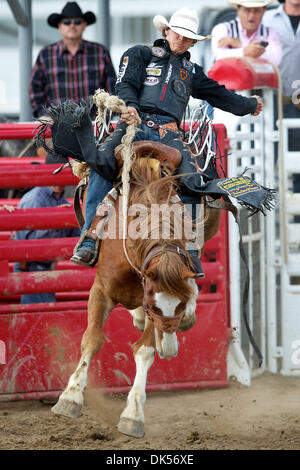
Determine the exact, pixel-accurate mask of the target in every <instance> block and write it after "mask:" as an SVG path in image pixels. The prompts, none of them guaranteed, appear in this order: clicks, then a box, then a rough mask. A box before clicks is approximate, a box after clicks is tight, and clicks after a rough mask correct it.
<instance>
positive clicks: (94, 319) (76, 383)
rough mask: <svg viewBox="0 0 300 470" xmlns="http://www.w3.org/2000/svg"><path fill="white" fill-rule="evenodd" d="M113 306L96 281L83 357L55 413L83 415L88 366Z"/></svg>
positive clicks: (100, 345) (102, 337)
mask: <svg viewBox="0 0 300 470" xmlns="http://www.w3.org/2000/svg"><path fill="white" fill-rule="evenodd" d="M113 307H114V306H113V305H109V302H107V301H106V300H105V298H104V296H103V295H102V292H101V291H100V289H98V288H97V286H96V285H95V283H94V285H93V287H92V289H91V292H90V298H89V303H88V327H87V329H86V331H85V332H84V335H83V337H82V341H81V358H80V361H79V364H78V366H77V368H76V370H75V372H74V373H73V374H72V375H71V377H70V379H69V382H68V385H67V387H66V389H65V390H64V392H63V393H62V394H61V396H60V397H59V400H58V402H57V403H56V405H54V407H53V408H52V409H51V411H52V412H53V413H55V414H59V415H63V416H68V417H70V418H78V417H79V416H80V415H81V409H82V406H83V392H84V390H85V388H86V385H87V377H88V368H89V365H90V362H91V359H92V358H93V356H94V355H95V354H96V353H97V352H98V351H99V350H100V348H101V347H102V345H103V343H104V334H103V327H104V322H105V319H106V316H107V315H108V314H109V313H110V311H111V310H112V309H113Z"/></svg>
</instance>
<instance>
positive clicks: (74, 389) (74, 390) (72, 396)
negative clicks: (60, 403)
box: [59, 359, 90, 405]
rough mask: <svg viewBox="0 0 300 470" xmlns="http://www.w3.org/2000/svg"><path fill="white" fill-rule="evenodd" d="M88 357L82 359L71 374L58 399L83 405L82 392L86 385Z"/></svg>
mask: <svg viewBox="0 0 300 470" xmlns="http://www.w3.org/2000/svg"><path fill="white" fill-rule="evenodd" d="M89 363H90V359H88V360H87V359H82V360H81V361H80V363H79V365H78V367H77V369H76V370H75V372H74V373H73V374H72V375H71V377H70V379H69V382H68V385H67V388H66V389H65V391H64V392H63V393H62V394H61V396H60V397H59V399H60V400H68V401H71V402H75V403H77V404H78V405H83V392H84V389H85V387H86V385H87V380H88V368H89Z"/></svg>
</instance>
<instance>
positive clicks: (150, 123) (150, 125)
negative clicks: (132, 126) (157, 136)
mask: <svg viewBox="0 0 300 470" xmlns="http://www.w3.org/2000/svg"><path fill="white" fill-rule="evenodd" d="M147 126H148V127H150V129H151V128H152V127H154V126H155V122H154V121H147Z"/></svg>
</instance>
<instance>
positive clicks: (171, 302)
mask: <svg viewBox="0 0 300 470" xmlns="http://www.w3.org/2000/svg"><path fill="white" fill-rule="evenodd" d="M179 303H180V300H179V299H177V298H176V297H171V296H170V295H167V294H164V293H163V292H159V293H158V294H155V305H156V307H157V308H159V309H160V310H161V311H162V313H163V315H164V316H165V317H173V316H174V315H175V309H176V307H177V305H178V304H179ZM161 348H162V350H161V351H160V350H159V349H158V354H159V356H160V357H161V358H166V357H173V356H177V353H178V341H177V335H176V333H164V332H163V338H162V342H161Z"/></svg>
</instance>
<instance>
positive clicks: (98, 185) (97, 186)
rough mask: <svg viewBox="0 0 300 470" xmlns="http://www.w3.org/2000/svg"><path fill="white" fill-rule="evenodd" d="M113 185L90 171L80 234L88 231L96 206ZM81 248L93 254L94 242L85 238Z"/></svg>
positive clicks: (93, 171)
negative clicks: (83, 219) (83, 220)
mask: <svg viewBox="0 0 300 470" xmlns="http://www.w3.org/2000/svg"><path fill="white" fill-rule="evenodd" d="M112 187H113V185H112V184H111V183H110V182H109V181H107V180H106V179H104V178H103V177H102V176H101V175H99V173H97V172H96V171H95V170H93V169H92V168H91V169H90V176H89V185H88V189H87V196H86V203H85V223H84V226H83V227H82V231H81V233H84V232H85V230H88V229H89V228H90V226H91V223H92V222H93V218H94V216H95V213H96V209H97V206H98V204H99V203H100V202H101V201H102V200H103V199H104V197H105V196H106V194H107V193H108V192H109V191H110V190H111V189H112ZM81 247H82V248H84V249H85V250H87V251H90V252H91V253H94V249H95V240H92V239H91V238H87V237H86V238H85V239H84V240H83V242H82V244H81Z"/></svg>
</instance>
